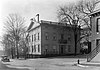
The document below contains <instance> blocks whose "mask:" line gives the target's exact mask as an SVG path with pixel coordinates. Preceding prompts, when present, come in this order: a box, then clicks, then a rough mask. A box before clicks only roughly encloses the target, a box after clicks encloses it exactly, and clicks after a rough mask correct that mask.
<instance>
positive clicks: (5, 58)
mask: <svg viewBox="0 0 100 70" xmlns="http://www.w3.org/2000/svg"><path fill="white" fill-rule="evenodd" d="M1 61H3V62H10V59H9V58H8V56H7V55H3V56H1Z"/></svg>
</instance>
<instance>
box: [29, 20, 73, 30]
mask: <svg viewBox="0 0 100 70" xmlns="http://www.w3.org/2000/svg"><path fill="white" fill-rule="evenodd" d="M42 24H48V25H55V26H64V27H65V26H67V27H72V25H70V24H66V23H65V22H52V21H44V20H41V21H40V22H39V23H38V22H31V23H30V25H29V27H28V30H27V31H30V30H32V29H34V28H36V27H38V26H40V25H42Z"/></svg>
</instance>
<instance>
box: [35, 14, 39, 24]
mask: <svg viewBox="0 0 100 70" xmlns="http://www.w3.org/2000/svg"><path fill="white" fill-rule="evenodd" d="M36 16H37V21H38V23H39V14H37V15H36Z"/></svg>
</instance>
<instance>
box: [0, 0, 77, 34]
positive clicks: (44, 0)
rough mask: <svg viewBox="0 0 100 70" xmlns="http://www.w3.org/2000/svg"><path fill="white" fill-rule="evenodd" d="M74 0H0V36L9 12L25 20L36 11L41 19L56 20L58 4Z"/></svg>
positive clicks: (74, 0) (28, 20) (33, 15)
mask: <svg viewBox="0 0 100 70" xmlns="http://www.w3.org/2000/svg"><path fill="white" fill-rule="evenodd" d="M76 1H78V0H0V36H2V34H3V33H4V32H3V22H5V19H6V17H7V16H8V14H10V13H19V14H20V15H21V16H23V17H25V19H26V21H27V22H30V19H31V18H32V17H35V15H36V14H37V13H39V14H40V19H42V20H51V21H57V18H56V16H57V14H56V12H57V8H58V6H59V5H65V4H69V3H70V2H76ZM29 24H30V23H27V26H28V25H29Z"/></svg>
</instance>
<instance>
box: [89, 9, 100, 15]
mask: <svg viewBox="0 0 100 70" xmlns="http://www.w3.org/2000/svg"><path fill="white" fill-rule="evenodd" d="M98 12H100V9H98V10H96V11H94V12H92V13H90V14H89V16H91V15H93V14H95V13H98Z"/></svg>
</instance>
